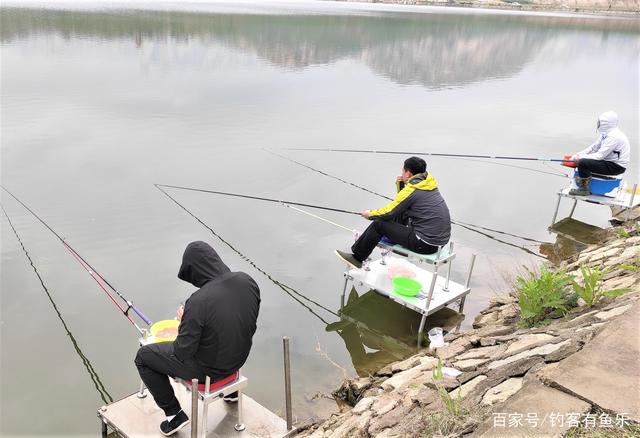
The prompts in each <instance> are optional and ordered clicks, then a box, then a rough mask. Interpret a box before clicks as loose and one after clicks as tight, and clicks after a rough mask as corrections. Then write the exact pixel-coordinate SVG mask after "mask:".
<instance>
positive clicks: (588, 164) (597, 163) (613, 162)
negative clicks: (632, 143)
mask: <svg viewBox="0 0 640 438" xmlns="http://www.w3.org/2000/svg"><path fill="white" fill-rule="evenodd" d="M598 133H599V134H600V135H599V137H598V139H597V140H596V142H595V143H593V144H592V145H591V146H589V147H588V148H586V149H585V150H583V151H581V152H578V153H577V154H575V155H574V156H573V157H571V158H572V160H574V161H577V163H578V177H577V178H576V184H577V185H578V188H577V189H573V190H571V191H570V192H569V194H571V195H579V196H587V195H589V194H590V192H589V184H590V183H591V173H596V174H598V175H620V174H621V173H624V171H625V170H626V168H627V166H628V165H629V160H630V155H631V154H630V149H631V148H630V147H629V139H628V138H627V136H626V135H624V133H623V132H622V131H621V130H620V129H618V115H617V114H616V113H615V112H613V111H607V112H606V113H602V114H600V117H598Z"/></svg>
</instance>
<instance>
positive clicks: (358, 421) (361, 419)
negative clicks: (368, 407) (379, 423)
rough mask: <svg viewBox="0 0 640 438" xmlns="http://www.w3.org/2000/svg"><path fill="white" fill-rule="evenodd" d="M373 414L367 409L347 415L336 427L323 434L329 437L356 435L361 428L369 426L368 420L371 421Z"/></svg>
mask: <svg viewBox="0 0 640 438" xmlns="http://www.w3.org/2000/svg"><path fill="white" fill-rule="evenodd" d="M372 416H373V414H372V413H371V411H367V412H365V413H364V414H362V415H353V416H351V417H348V418H347V419H346V420H345V421H344V422H343V423H342V424H341V425H340V426H339V427H338V428H337V429H335V430H334V431H333V432H332V433H330V434H327V433H325V436H327V435H328V436H329V438H343V437H353V436H358V433H359V432H360V431H362V430H365V429H366V428H367V427H368V426H369V422H370V421H371V417H372Z"/></svg>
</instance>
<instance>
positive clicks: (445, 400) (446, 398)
mask: <svg viewBox="0 0 640 438" xmlns="http://www.w3.org/2000/svg"><path fill="white" fill-rule="evenodd" d="M432 377H433V381H434V383H435V382H440V381H441V380H443V379H444V375H443V374H442V360H440V358H438V365H437V366H436V367H435V368H434V369H433V371H432ZM436 386H437V387H438V395H440V399H441V400H442V404H443V405H444V407H445V409H446V410H447V412H448V413H449V414H451V415H453V416H456V417H458V416H460V415H462V397H461V396H460V391H461V390H460V386H458V395H457V396H456V397H455V398H453V397H451V395H450V394H449V392H447V390H446V389H445V388H444V387H443V386H441V385H438V384H437V383H436Z"/></svg>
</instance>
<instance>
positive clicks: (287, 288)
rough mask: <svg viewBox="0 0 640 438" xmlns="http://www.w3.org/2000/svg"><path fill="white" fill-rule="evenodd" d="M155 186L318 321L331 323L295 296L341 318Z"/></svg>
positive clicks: (160, 185)
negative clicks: (277, 275) (247, 253)
mask: <svg viewBox="0 0 640 438" xmlns="http://www.w3.org/2000/svg"><path fill="white" fill-rule="evenodd" d="M154 186H155V187H156V188H157V189H158V190H160V191H161V192H162V194H164V195H165V196H166V197H167V198H169V199H171V200H172V201H173V202H174V203H175V204H176V205H177V206H178V207H180V208H181V209H183V210H184V211H185V212H186V213H187V214H188V215H189V216H191V217H192V218H194V219H195V220H196V221H198V222H199V223H200V224H201V225H202V226H203V227H205V228H206V229H207V230H209V231H210V232H211V234H213V235H214V236H215V237H216V238H218V240H220V241H221V242H222V243H224V244H225V245H227V246H228V247H229V248H230V249H231V250H232V251H233V252H235V253H236V254H237V255H238V256H240V258H241V259H242V260H244V261H246V262H247V263H249V264H250V265H251V266H253V267H254V268H255V269H256V270H257V271H258V272H260V273H261V274H262V275H264V276H265V277H267V278H268V279H269V281H271V282H272V283H273V284H275V285H276V286H278V287H279V288H280V289H282V291H283V292H284V293H286V294H287V295H289V296H290V297H291V298H293V299H294V300H295V301H297V302H298V303H299V304H301V305H302V306H303V307H305V308H306V309H307V310H308V311H309V312H311V313H312V314H313V315H314V316H316V317H317V318H318V319H320V321H322V322H323V323H325V324H329V322H327V321H326V320H325V319H324V318H322V316H320V315H318V314H317V313H316V312H314V311H313V309H311V308H310V307H309V306H307V305H306V304H305V303H303V302H302V301H300V299H298V298H297V297H295V296H294V295H293V294H296V295H298V296H299V297H301V298H303V299H305V300H307V301H308V302H310V303H312V304H315V305H316V306H318V307H319V308H321V309H323V310H325V311H327V312H329V313H331V314H332V315H335V316H337V317H339V315H338V314H337V313H335V312H334V311H333V310H331V309H328V308H326V307H324V306H323V305H322V304H320V303H318V302H316V301H314V300H312V299H311V298H308V297H306V296H304V295H303V294H302V293H300V292H298V291H297V290H295V289H294V288H292V287H291V286H289V285H287V284H285V283H282V282H280V281H279V280H276V279H275V278H273V277H272V276H271V275H270V274H269V273H267V272H266V271H265V270H263V269H262V268H260V267H259V266H258V265H257V264H256V263H254V262H253V260H251V259H250V258H249V257H247V256H245V255H244V254H243V253H242V252H240V250H238V249H236V248H235V247H234V246H233V245H231V244H230V243H229V242H227V241H226V240H225V239H224V238H223V237H222V236H220V235H219V234H218V233H216V232H215V231H214V230H213V228H211V227H210V226H209V225H207V224H206V223H204V222H203V221H202V219H200V218H199V217H198V216H196V215H195V214H194V213H192V212H191V211H190V210H189V209H187V208H186V207H185V206H184V205H182V204H181V203H180V202H178V201H177V200H176V199H175V198H174V197H173V196H171V195H170V194H169V193H167V192H166V191H165V190H163V189H162V188H161V187H167V186H164V185H162V184H154Z"/></svg>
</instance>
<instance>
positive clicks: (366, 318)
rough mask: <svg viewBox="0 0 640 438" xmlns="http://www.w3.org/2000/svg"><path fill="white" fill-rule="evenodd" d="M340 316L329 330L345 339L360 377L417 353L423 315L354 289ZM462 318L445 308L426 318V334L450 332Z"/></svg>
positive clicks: (375, 295) (329, 326)
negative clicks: (440, 330)
mask: <svg viewBox="0 0 640 438" xmlns="http://www.w3.org/2000/svg"><path fill="white" fill-rule="evenodd" d="M339 315H340V321H338V322H335V323H332V324H328V325H327V327H326V330H327V331H328V332H336V333H337V334H338V335H339V336H340V337H341V338H342V340H343V341H344V343H345V346H346V348H347V350H348V351H349V354H350V355H351V361H352V362H353V367H354V369H355V370H356V373H357V374H358V376H360V377H366V376H369V375H371V374H373V373H375V372H376V371H378V370H379V369H381V368H383V367H384V366H385V365H388V364H389V363H391V362H395V361H398V360H402V359H404V358H407V357H409V356H411V355H412V354H413V353H415V351H416V341H417V333H418V327H419V326H420V318H421V315H420V314H419V313H417V312H414V311H412V310H410V309H408V308H406V307H403V306H400V305H399V304H397V303H395V302H393V301H391V300H389V299H388V298H385V297H383V296H381V295H379V294H378V293H376V292H375V291H372V290H370V291H368V292H366V293H364V294H362V295H358V292H357V291H356V289H355V288H352V289H351V291H350V292H349V296H348V298H347V302H346V304H345V305H344V306H343V307H342V309H341V310H340V312H339ZM463 319H464V316H463V315H461V314H459V313H458V312H455V311H454V310H451V309H448V308H446V307H445V308H444V309H442V310H440V311H439V312H437V313H435V314H434V315H431V316H430V317H429V318H427V322H426V326H425V331H428V330H429V329H431V328H432V327H443V328H444V329H445V331H450V330H452V329H454V328H456V327H458V326H459V325H460V323H461V322H462V320H463Z"/></svg>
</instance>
